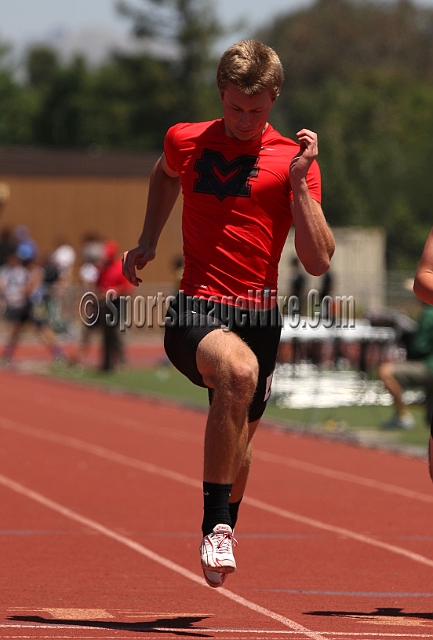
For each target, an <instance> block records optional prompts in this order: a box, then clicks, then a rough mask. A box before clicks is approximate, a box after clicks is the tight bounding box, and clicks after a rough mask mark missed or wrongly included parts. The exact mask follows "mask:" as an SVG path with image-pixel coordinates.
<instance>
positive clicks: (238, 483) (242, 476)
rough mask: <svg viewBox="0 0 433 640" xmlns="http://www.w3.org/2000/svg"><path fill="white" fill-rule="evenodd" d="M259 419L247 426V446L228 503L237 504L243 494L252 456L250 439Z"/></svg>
mask: <svg viewBox="0 0 433 640" xmlns="http://www.w3.org/2000/svg"><path fill="white" fill-rule="evenodd" d="M259 422H260V419H259V420H255V422H250V423H249V424H248V444H247V448H246V449H245V453H244V457H243V459H242V462H241V466H240V468H239V471H238V475H237V476H236V480H235V481H234V483H233V487H232V491H231V496H230V502H238V501H239V500H240V499H241V498H242V496H243V495H244V492H245V487H246V486H247V481H248V476H249V473H250V468H251V459H252V455H253V448H252V444H251V439H252V437H253V435H254V433H255V431H256V429H257V427H258V425H259Z"/></svg>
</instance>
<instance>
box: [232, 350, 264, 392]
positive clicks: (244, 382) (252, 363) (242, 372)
mask: <svg viewBox="0 0 433 640" xmlns="http://www.w3.org/2000/svg"><path fill="white" fill-rule="evenodd" d="M258 375H259V366H258V363H257V358H256V357H255V355H254V354H253V353H251V356H249V357H244V358H243V359H242V360H239V359H237V358H234V359H233V360H232V361H231V362H230V363H229V365H228V367H227V372H226V376H225V378H226V379H225V382H226V384H227V385H228V387H229V389H231V390H233V392H234V393H239V392H244V393H246V394H249V395H252V394H253V393H254V391H255V389H256V386H257V380H258Z"/></svg>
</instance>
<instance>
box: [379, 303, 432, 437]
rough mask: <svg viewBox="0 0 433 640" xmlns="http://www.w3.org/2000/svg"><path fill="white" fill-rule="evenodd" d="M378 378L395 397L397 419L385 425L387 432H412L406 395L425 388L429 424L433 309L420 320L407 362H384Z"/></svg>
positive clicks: (427, 307)
mask: <svg viewBox="0 0 433 640" xmlns="http://www.w3.org/2000/svg"><path fill="white" fill-rule="evenodd" d="M378 373H379V378H380V379H381V380H382V382H383V384H384V385H385V387H386V389H387V390H388V391H389V393H390V394H391V395H392V397H393V400H394V405H395V415H394V416H393V417H392V418H391V419H390V420H389V421H388V422H385V423H384V424H383V427H384V428H388V429H412V428H413V427H414V426H415V420H414V417H413V415H412V414H411V413H410V412H409V411H408V409H407V407H406V405H405V403H404V402H403V391H404V390H405V389H408V388H411V387H422V388H423V389H424V390H425V392H426V420H427V422H428V423H430V422H431V419H432V415H433V307H432V306H430V305H428V304H425V305H424V306H423V310H422V312H421V315H420V317H419V321H418V328H417V330H416V331H415V332H414V333H412V334H411V335H410V336H409V338H408V341H407V360H406V361H404V362H384V363H383V364H381V365H380V367H379V371H378Z"/></svg>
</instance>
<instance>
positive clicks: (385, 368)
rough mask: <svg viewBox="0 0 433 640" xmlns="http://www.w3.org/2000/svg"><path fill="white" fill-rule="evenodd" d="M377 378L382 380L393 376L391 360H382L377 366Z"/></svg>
mask: <svg viewBox="0 0 433 640" xmlns="http://www.w3.org/2000/svg"><path fill="white" fill-rule="evenodd" d="M377 372H378V375H379V378H380V379H381V380H382V382H384V381H385V380H389V379H390V378H393V377H394V373H393V366H392V363H391V362H384V363H382V364H381V365H380V366H379V369H378V371H377Z"/></svg>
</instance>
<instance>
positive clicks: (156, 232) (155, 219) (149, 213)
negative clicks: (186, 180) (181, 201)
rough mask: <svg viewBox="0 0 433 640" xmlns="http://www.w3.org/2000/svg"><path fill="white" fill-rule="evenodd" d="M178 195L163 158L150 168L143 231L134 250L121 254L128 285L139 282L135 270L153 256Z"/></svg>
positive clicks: (176, 180)
mask: <svg viewBox="0 0 433 640" xmlns="http://www.w3.org/2000/svg"><path fill="white" fill-rule="evenodd" d="M179 192H180V179H179V175H178V174H177V173H176V172H175V171H173V170H172V169H170V168H169V166H168V165H167V161H166V159H165V156H164V154H162V156H161V157H160V158H159V160H158V161H157V162H156V164H155V166H154V167H153V170H152V173H151V176H150V185H149V195H148V198H147V207H146V216H145V219H144V224H143V231H142V232H141V235H140V238H139V239H138V246H137V247H135V249H131V250H130V251H126V252H125V253H124V254H123V275H124V276H125V278H126V279H127V280H128V282H130V283H131V284H133V285H135V286H138V285H139V284H140V282H141V280H140V278H138V277H137V274H136V269H143V267H145V266H146V264H147V263H148V262H150V261H151V260H153V259H154V257H155V255H156V246H157V244H158V240H159V236H160V235H161V231H162V230H163V228H164V226H165V223H166V222H167V220H168V218H169V216H170V213H171V211H172V209H173V207H174V204H175V202H176V200H177V197H178V195H179Z"/></svg>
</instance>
